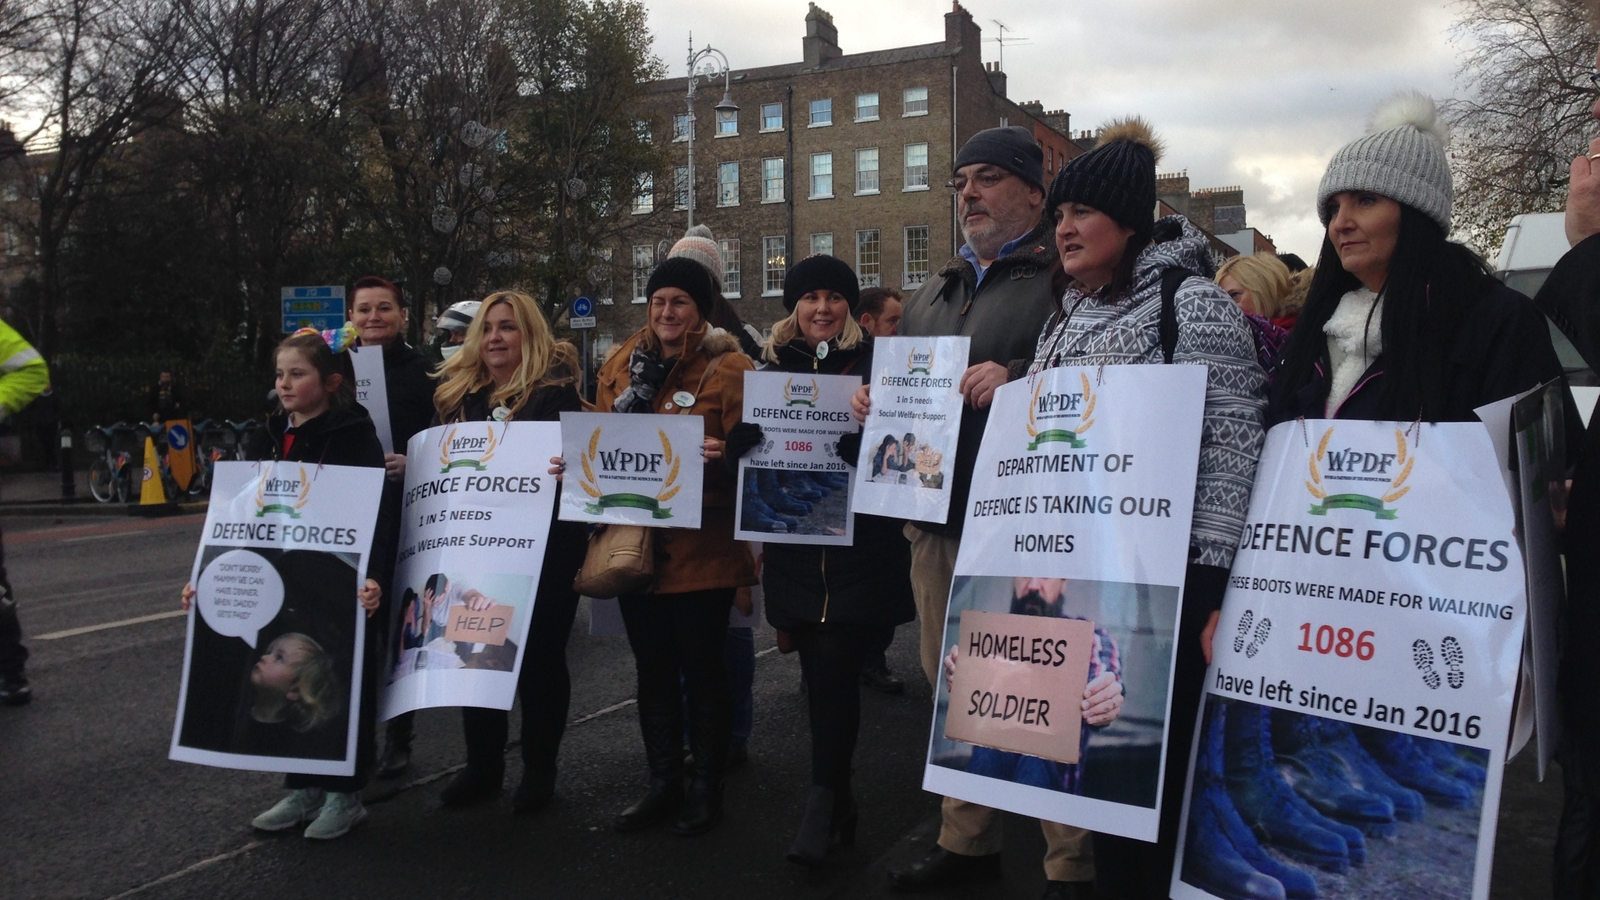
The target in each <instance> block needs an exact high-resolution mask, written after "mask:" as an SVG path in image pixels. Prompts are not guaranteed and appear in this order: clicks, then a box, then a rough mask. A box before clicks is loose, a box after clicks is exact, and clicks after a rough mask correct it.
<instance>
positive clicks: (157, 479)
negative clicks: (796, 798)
mask: <svg viewBox="0 0 1600 900" xmlns="http://www.w3.org/2000/svg"><path fill="white" fill-rule="evenodd" d="M139 505H140V506H166V505H167V491H166V488H165V487H163V486H162V484H161V460H159V459H157V458H156V442H155V441H154V440H153V439H151V438H148V437H147V438H145V439H144V480H143V481H142V482H141V483H140V485H139Z"/></svg>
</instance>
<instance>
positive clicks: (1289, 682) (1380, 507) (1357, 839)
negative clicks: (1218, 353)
mask: <svg viewBox="0 0 1600 900" xmlns="http://www.w3.org/2000/svg"><path fill="white" fill-rule="evenodd" d="M1498 468H1499V467H1498V465H1497V463H1496V459H1495V451H1494V447H1493V444H1492V442H1491V441H1490V438H1489V435H1488V433H1487V432H1486V431H1485V430H1484V427H1483V425H1481V424H1479V423H1449V424H1432V425H1424V424H1410V423H1392V422H1366V421H1345V420H1307V421H1303V422H1302V421H1296V422H1286V423H1283V424H1281V425H1278V426H1277V427H1275V428H1273V429H1272V431H1271V432H1269V433H1268V435H1267V442H1266V448H1265V449H1264V450H1263V452H1262V456H1261V463H1260V468H1259V469H1258V471H1257V476H1256V485H1255V490H1254V493H1253V494H1252V496H1251V502H1250V512H1249V517H1248V520H1247V522H1246V525H1245V530H1244V534H1243V537H1242V538H1241V541H1240V548H1239V551H1238V555H1237V556H1236V557H1235V559H1234V563H1233V570H1232V574H1231V575H1230V577H1229V586H1228V592H1227V595H1226V598H1225V599H1224V602H1223V607H1222V613H1221V619H1220V623H1219V626H1218V628H1217V630H1216V637H1215V639H1214V641H1213V643H1212V649H1213V656H1212V665H1211V667H1210V668H1209V669H1208V670H1207V673H1206V682H1205V691H1206V694H1205V699H1204V701H1203V702H1202V704H1201V712H1200V722H1199V727H1198V728H1197V730H1196V741H1195V749H1194V753H1193V761H1192V762H1191V764H1190V767H1189V772H1190V778H1189V784H1188V786H1187V790H1186V792H1185V801H1184V816H1185V824H1184V826H1183V827H1182V828H1181V829H1180V831H1179V836H1180V841H1181V843H1180V844H1179V849H1178V859H1177V862H1176V864H1175V866H1174V871H1173V873H1172V882H1171V885H1172V896H1173V897H1175V898H1179V900H1190V898H1203V897H1219V898H1220V897H1232V896H1236V895H1237V893H1236V892H1237V890H1238V888H1239V884H1240V883H1241V880H1242V879H1254V880H1255V883H1257V884H1258V885H1266V886H1267V887H1268V888H1270V885H1269V884H1268V882H1277V884H1278V885H1279V886H1280V887H1282V888H1286V889H1291V890H1294V891H1295V892H1296V895H1297V896H1304V895H1305V891H1306V890H1319V888H1320V891H1321V893H1323V894H1325V895H1335V894H1338V895H1343V894H1346V893H1348V894H1350V895H1352V896H1354V895H1357V894H1359V895H1361V896H1372V897H1389V896H1403V895H1410V894H1412V893H1414V891H1413V890H1412V886H1413V885H1414V883H1415V882H1414V878H1415V872H1416V871H1417V867H1418V865H1419V864H1421V865H1425V866H1426V867H1427V870H1428V882H1429V884H1430V885H1431V886H1432V889H1433V890H1434V891H1435V892H1437V896H1450V897H1462V898H1466V897H1472V898H1477V900H1483V898H1486V897H1488V895H1489V870H1490V864H1491V861H1492V859H1493V855H1494V832H1495V821H1496V813H1497V810H1498V806H1499V797H1500V784H1501V773H1502V770H1503V767H1504V762H1505V751H1506V739H1507V729H1508V723H1509V719H1510V715H1511V703H1512V695H1513V693H1514V691H1515V689H1516V684H1517V669H1518V660H1519V658H1520V656H1521V651H1522V637H1523V623H1524V615H1525V608H1526V607H1525V598H1524V582H1523V566H1522V558H1521V555H1520V554H1519V553H1518V551H1517V544H1516V537H1515V535H1514V534H1513V516H1512V506H1511V502H1510V498H1509V497H1508V496H1507V493H1506V489H1505V482H1504V480H1503V479H1502V478H1501V475H1500V473H1499V471H1498ZM1268 748H1270V754H1269V753H1268ZM1274 757H1275V758H1276V759H1275V760H1274ZM1292 766H1314V767H1315V768H1316V771H1318V772H1321V773H1323V774H1320V775H1317V776H1316V777H1315V778H1310V777H1309V776H1307V778H1304V779H1303V778H1302V777H1301V776H1300V775H1298V774H1292V773H1297V772H1299V771H1310V770H1309V769H1299V768H1291V767H1292ZM1285 773H1291V776H1290V777H1288V778H1286V776H1285ZM1297 787H1298V788H1299V789H1300V790H1303V791H1306V792H1307V793H1309V794H1311V795H1312V797H1315V798H1316V801H1315V802H1317V803H1321V802H1322V798H1324V797H1327V796H1332V795H1334V794H1339V795H1341V796H1343V797H1345V798H1346V799H1345V800H1343V801H1341V803H1340V804H1336V805H1332V806H1324V807H1322V810H1321V812H1319V813H1318V816H1319V817H1320V819H1321V821H1312V820H1307V821H1308V822H1309V824H1293V826H1292V827H1290V823H1288V822H1287V821H1286V820H1285V819H1284V818H1283V817H1284V816H1285V815H1287V813H1285V812H1284V810H1286V809H1289V808H1291V807H1292V806H1293V805H1294V803H1295V802H1296V801H1295V799H1294V793H1293V792H1294V791H1295V790H1296V788H1297ZM1307 802H1311V798H1307ZM1307 808H1310V807H1307ZM1235 826H1238V827H1235ZM1378 836H1381V837H1384V838H1386V839H1385V840H1381V841H1380V840H1368V839H1367V837H1378ZM1268 851H1271V852H1270V853H1269V852H1268ZM1283 858H1290V859H1297V860H1300V861H1302V862H1309V863H1311V864H1312V865H1314V866H1316V867H1317V869H1320V870H1321V871H1315V870H1313V869H1310V868H1299V867H1294V866H1286V865H1285V864H1284V863H1283V862H1282V859H1283ZM1419 861H1421V862H1420V863H1419ZM1357 864H1359V865H1360V868H1359V869H1357V868H1351V866H1353V865H1357ZM1263 889H1266V888H1263Z"/></svg>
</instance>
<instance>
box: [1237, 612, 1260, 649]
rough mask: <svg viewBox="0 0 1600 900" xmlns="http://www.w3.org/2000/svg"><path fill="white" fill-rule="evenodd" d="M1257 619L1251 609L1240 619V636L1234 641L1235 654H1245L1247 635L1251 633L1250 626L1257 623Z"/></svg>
mask: <svg viewBox="0 0 1600 900" xmlns="http://www.w3.org/2000/svg"><path fill="white" fill-rule="evenodd" d="M1255 618H1256V614H1255V611H1254V610H1249V609H1247V610H1245V611H1244V615H1242V616H1240V617H1239V636H1238V637H1236V638H1234V639H1233V652H1235V653H1243V652H1244V641H1245V635H1247V634H1249V633H1250V626H1251V625H1252V624H1254V623H1255Z"/></svg>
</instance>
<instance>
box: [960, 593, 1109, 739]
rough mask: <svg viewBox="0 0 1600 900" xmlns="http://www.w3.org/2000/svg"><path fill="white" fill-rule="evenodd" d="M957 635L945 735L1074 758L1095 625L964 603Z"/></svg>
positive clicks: (1082, 621)
mask: <svg viewBox="0 0 1600 900" xmlns="http://www.w3.org/2000/svg"><path fill="white" fill-rule="evenodd" d="M959 640H960V642H961V643H960V644H959V646H960V648H961V650H960V652H959V653H958V654H957V656H956V675H955V679H954V685H953V686H952V688H951V691H950V709H949V712H948V714H947V715H946V717H945V725H944V736H945V737H946V738H948V739H950V740H953V741H965V742H966V743H969V744H978V745H980V746H984V747H993V748H995V749H996V750H1009V751H1012V752H1014V753H1022V754H1025V755H1027V756H1037V757H1040V758H1041V759H1050V760H1055V761H1056V762H1064V763H1076V762H1077V761H1078V734H1079V732H1080V730H1081V729H1082V727H1083V689H1084V686H1085V685H1087V684H1088V682H1089V654H1090V653H1091V652H1092V651H1093V649H1094V648H1093V645H1094V623H1093V622H1088V621H1085V620H1083V619H1052V618H1046V617H1044V616H1018V615H1011V614H1009V613H990V612H979V611H977V610H970V609H969V610H966V611H964V612H962V613H961V635H960V638H959Z"/></svg>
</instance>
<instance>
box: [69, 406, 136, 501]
mask: <svg viewBox="0 0 1600 900" xmlns="http://www.w3.org/2000/svg"><path fill="white" fill-rule="evenodd" d="M83 446H84V449H86V450H88V451H89V452H90V453H96V454H99V456H98V458H96V459H95V461H94V462H92V463H90V464H89V493H91V494H93V495H94V498H95V499H96V500H98V501H100V502H101V503H110V502H112V501H113V500H115V501H118V502H121V503H126V502H128V500H129V498H130V497H132V496H133V491H134V488H133V472H134V470H135V469H136V468H138V469H140V470H141V474H142V466H140V467H135V466H134V465H133V459H134V454H135V453H136V452H138V453H143V451H144V442H143V441H140V440H138V436H137V435H136V434H135V428H134V426H132V425H129V424H128V423H127V422H117V423H116V424H114V425H96V426H94V427H93V428H90V429H89V430H88V431H86V432H84V435H83Z"/></svg>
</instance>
